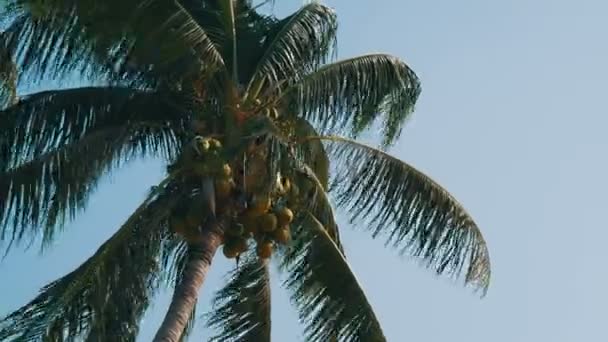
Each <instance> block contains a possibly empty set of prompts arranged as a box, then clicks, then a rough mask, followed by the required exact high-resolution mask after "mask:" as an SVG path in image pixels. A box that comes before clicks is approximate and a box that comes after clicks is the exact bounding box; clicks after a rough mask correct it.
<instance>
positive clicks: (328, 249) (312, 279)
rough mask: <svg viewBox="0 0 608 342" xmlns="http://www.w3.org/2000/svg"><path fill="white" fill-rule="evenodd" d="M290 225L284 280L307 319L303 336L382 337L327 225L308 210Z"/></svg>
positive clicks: (319, 338) (322, 340) (313, 338)
mask: <svg viewBox="0 0 608 342" xmlns="http://www.w3.org/2000/svg"><path fill="white" fill-rule="evenodd" d="M293 227H294V228H293V243H292V244H293V247H291V248H290V249H289V251H288V252H287V256H286V258H285V261H286V262H285V263H284V265H283V266H282V268H283V269H284V270H285V271H286V272H287V273H288V279H287V280H286V281H285V283H284V286H285V287H286V288H287V289H288V290H289V291H290V292H291V298H292V301H293V302H294V304H295V305H296V307H297V309H298V312H299V315H300V320H301V321H302V323H304V324H305V335H306V340H307V341H313V342H314V341H319V342H325V341H333V340H340V341H374V342H377V341H385V337H384V335H383V332H382V329H381V327H380V324H379V322H378V319H377V318H376V315H375V313H374V311H373V309H372V307H371V305H370V303H369V302H368V300H367V298H366V297H365V294H364V292H363V289H362V288H361V286H360V285H359V282H358V281H357V278H356V277H355V275H354V274H353V272H352V271H351V269H350V267H349V265H348V263H347V261H346V259H345V258H344V254H343V252H342V251H341V250H340V249H339V248H338V246H337V245H336V244H335V243H334V242H333V240H332V238H331V237H330V236H329V235H328V234H327V230H326V229H325V227H323V225H322V224H321V223H320V222H319V220H317V219H316V218H315V217H314V216H313V215H311V214H310V213H306V212H304V213H303V214H301V215H298V218H297V220H296V221H295V222H294V224H293ZM302 251H303V252H302ZM290 254H291V255H290Z"/></svg>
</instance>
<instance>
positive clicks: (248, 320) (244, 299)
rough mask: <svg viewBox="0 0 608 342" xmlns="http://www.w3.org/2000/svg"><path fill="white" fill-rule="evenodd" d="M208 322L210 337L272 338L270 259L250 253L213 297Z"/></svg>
mask: <svg viewBox="0 0 608 342" xmlns="http://www.w3.org/2000/svg"><path fill="white" fill-rule="evenodd" d="M206 316H207V317H206V318H207V325H208V326H209V327H210V328H212V329H214V330H216V331H217V334H216V335H214V336H213V337H212V338H211V339H210V340H211V341H232V342H238V341H243V342H245V341H259V342H265V341H270V276H269V273H268V265H267V263H265V262H263V261H260V259H259V258H257V257H256V256H255V255H248V256H247V257H246V258H245V259H244V260H243V262H242V264H239V265H238V266H237V267H236V268H235V269H234V270H233V271H232V272H231V273H230V275H229V281H228V283H227V284H226V285H225V286H224V287H223V288H222V289H220V290H219V291H218V292H217V293H216V294H215V297H214V300H213V311H212V312H210V313H208V314H207V315H206Z"/></svg>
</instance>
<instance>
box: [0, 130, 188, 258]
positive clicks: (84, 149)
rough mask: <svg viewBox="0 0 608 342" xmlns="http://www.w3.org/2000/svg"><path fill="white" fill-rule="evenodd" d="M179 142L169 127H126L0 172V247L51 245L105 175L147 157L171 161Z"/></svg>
mask: <svg viewBox="0 0 608 342" xmlns="http://www.w3.org/2000/svg"><path fill="white" fill-rule="evenodd" d="M179 149H180V143H179V140H177V137H176V135H175V132H174V131H173V130H172V128H171V127H170V126H165V127H155V126H151V127H150V126H146V125H145V124H141V125H138V126H136V125H133V124H130V125H125V126H123V127H120V128H109V129H105V130H101V131H97V132H95V133H90V134H88V135H87V136H86V137H85V138H83V139H81V140H79V141H78V142H75V143H71V144H69V145H63V146H61V147H59V148H57V149H55V150H52V151H50V152H47V153H45V154H43V155H40V156H38V157H37V158H36V159H33V160H31V161H28V162H25V163H22V164H20V165H18V166H16V167H13V168H10V169H8V170H6V171H3V172H0V197H2V198H3V199H4V200H3V201H2V202H1V203H0V241H7V240H8V241H9V242H10V243H9V246H8V247H7V251H8V250H9V249H10V247H11V245H12V243H13V242H20V241H22V240H23V239H26V238H29V239H32V240H33V239H35V238H37V237H42V246H43V247H44V246H46V245H47V244H48V243H50V242H52V241H53V239H54V237H55V233H56V231H57V229H58V228H60V227H62V226H63V225H64V223H65V221H66V220H68V219H73V218H74V217H75V215H76V214H77V213H79V212H80V211H81V210H82V209H84V208H85V207H86V205H87V203H88V199H89V197H90V195H91V194H92V193H93V192H94V190H95V188H96V186H97V183H98V181H99V180H100V179H102V178H103V176H104V175H106V174H107V173H108V172H109V171H111V170H113V169H116V168H118V167H120V166H121V165H122V164H124V163H125V162H127V161H129V160H133V159H136V158H138V157H145V156H159V155H163V154H164V155H167V156H168V157H169V156H175V155H176V154H177V153H178V151H179Z"/></svg>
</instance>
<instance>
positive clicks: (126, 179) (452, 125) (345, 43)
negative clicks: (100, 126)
mask: <svg viewBox="0 0 608 342" xmlns="http://www.w3.org/2000/svg"><path fill="white" fill-rule="evenodd" d="M277 3H280V4H278V5H277V12H279V13H286V12H287V11H289V10H292V9H295V8H296V7H297V5H299V1H297V0H283V1H277ZM327 3H328V4H329V5H331V6H333V7H335V8H336V10H337V12H338V15H339V18H340V32H339V34H340V40H339V57H340V58H343V57H348V56H353V55H358V54H365V53H371V52H387V53H391V54H394V55H397V56H399V57H401V58H403V59H404V60H406V61H407V62H408V63H409V64H410V66H411V67H412V68H413V69H414V70H415V71H416V72H417V73H418V75H419V76H420V78H421V80H422V86H423V91H422V95H421V98H420V101H419V103H418V106H417V110H416V112H415V114H414V116H413V117H412V119H411V121H410V122H409V124H408V125H407V127H406V128H405V130H404V132H403V136H402V138H401V139H400V140H399V142H398V143H397V144H396V145H395V146H394V148H392V153H394V154H395V155H397V156H398V157H399V158H401V159H403V160H406V161H408V162H410V163H412V164H413V165H415V166H416V167H418V168H419V169H421V170H422V171H424V172H426V173H427V174H429V175H430V176H432V177H433V178H434V179H435V180H437V181H438V182H439V183H441V184H442V185H444V186H445V187H446V188H447V189H449V190H450V191H451V192H452V193H453V194H454V195H455V197H456V198H458V199H459V200H460V201H461V202H462V203H463V204H464V205H465V207H466V208H467V209H468V210H469V212H470V213H471V214H472V215H473V216H474V217H475V219H476V221H477V222H478V224H479V226H480V227H481V229H482V231H483V233H484V235H485V237H486V240H487V242H488V245H489V248H490V252H491V257H492V264H493V280H492V285H491V287H490V291H489V293H488V296H487V297H486V298H484V299H483V300H480V299H478V298H477V297H476V296H475V295H473V294H472V293H471V292H470V291H468V290H466V289H464V288H462V287H461V286H460V285H459V284H454V283H453V282H451V281H448V280H446V279H443V278H438V277H436V276H435V275H433V274H432V273H431V272H429V271H427V270H424V269H422V268H420V267H418V266H417V265H416V264H415V263H413V262H412V261H411V260H409V259H407V258H401V259H400V258H399V257H397V256H396V254H395V253H394V252H392V251H390V250H385V249H384V248H383V245H382V243H381V242H380V241H372V240H371V239H369V238H368V236H367V235H366V234H365V233H363V232H358V231H355V230H353V229H350V227H349V226H348V225H346V224H343V228H342V229H343V231H344V233H343V234H344V236H345V237H344V240H345V243H346V245H347V250H346V251H347V254H348V257H349V260H350V261H351V263H352V265H353V268H354V270H355V272H356V274H357V276H358V278H359V279H360V281H361V282H362V283H363V286H364V288H365V290H366V291H367V294H368V296H369V299H370V301H371V302H372V305H373V306H374V308H375V309H376V310H377V314H378V316H379V319H380V321H381V322H382V324H383V327H384V329H385V334H386V336H387V338H388V340H389V341H425V342H443V341H469V342H486V341H494V342H528V341H529V342H533V341H534V342H537V341H556V342H576V341H588V342H595V341H598V342H599V341H606V340H607V338H608V336H607V335H608V333H607V332H606V329H605V328H604V327H605V323H606V320H607V319H608V318H607V317H608V295H607V294H606V291H605V289H606V288H608V276H607V271H606V266H605V262H606V261H608V250H607V249H606V248H605V242H604V241H605V240H606V239H608V233H607V231H606V227H605V219H604V216H603V215H602V214H601V213H602V212H604V211H605V210H606V206H607V205H608V203H607V201H606V200H605V195H604V194H605V193H606V192H607V191H608V181H607V180H606V177H605V175H606V174H608V162H607V161H606V160H607V157H606V151H607V150H608V136H607V135H606V134H605V127H606V126H607V124H608V119H607V117H606V114H608V113H607V111H606V105H605V103H604V101H605V99H606V98H607V96H606V95H605V94H604V92H605V91H606V86H605V80H606V79H608V66H607V64H606V61H608V45H606V43H605V40H606V36H607V35H608V25H606V13H608V3H607V2H605V1H601V0H580V1H576V2H575V1H559V0H553V1H551V0H536V1H530V0H510V1H487V0H461V1H449V0H428V1H414V0H376V1H362V0H359V1H352V0H351V1H345V0H341V1H327ZM161 170H162V167H161V164H160V163H158V162H155V161H150V162H146V163H134V164H132V165H131V166H130V167H128V168H126V169H124V170H123V171H121V172H117V173H115V174H113V175H112V176H111V177H109V179H108V181H107V182H106V183H104V184H103V185H102V186H101V187H100V189H99V191H98V192H97V195H96V196H95V197H94V198H93V201H92V202H91V203H90V205H89V207H90V210H89V211H88V212H87V213H86V214H85V215H83V216H81V217H80V218H79V219H78V220H76V221H75V222H74V223H73V224H70V225H69V226H68V227H66V229H65V232H64V234H63V237H62V238H61V239H59V240H58V241H57V243H56V244H55V245H54V249H53V250H52V251H50V252H48V253H46V254H45V255H44V256H39V255H38V254H37V253H36V251H33V250H32V251H29V252H27V253H23V252H22V251H15V252H13V253H11V254H10V255H9V257H8V258H7V259H5V260H4V261H3V262H2V263H0V278H1V279H2V280H3V281H1V282H0V293H2V294H3V297H2V298H1V299H0V315H2V314H4V313H7V312H8V311H10V310H12V309H15V308H17V307H18V306H19V305H21V304H23V303H25V302H26V301H27V300H29V299H31V298H32V297H33V296H34V295H35V293H36V291H37V289H38V288H40V287H41V286H43V285H44V284H46V283H47V282H49V281H51V280H53V279H55V278H56V277H58V276H60V275H62V274H64V273H66V272H68V271H70V270H72V269H73V268H74V267H76V266H77V265H78V264H79V263H80V262H82V261H84V260H85V258H86V257H87V256H89V255H91V254H92V253H93V252H94V251H95V250H96V248H97V247H98V246H99V244H100V243H101V242H102V241H103V240H104V239H106V238H108V237H109V236H110V235H111V234H112V233H113V232H114V231H115V229H116V228H117V227H118V226H119V225H120V223H121V222H123V221H124V219H125V218H126V217H127V216H128V214H129V213H130V212H131V210H133V209H134V208H135V207H136V206H137V204H138V203H139V201H141V200H142V199H143V196H144V194H145V190H146V189H147V188H148V186H150V185H152V184H153V183H154V182H155V181H157V180H159V179H160V177H161ZM228 268H229V264H228V263H227V262H225V261H224V260H223V258H219V259H218V261H217V262H215V263H214V264H213V269H212V272H211V276H210V280H209V282H208V283H206V284H205V286H204V288H203V292H202V298H201V300H200V303H199V304H200V306H199V313H202V312H204V310H205V308H206V307H208V300H209V298H210V296H211V294H212V292H213V291H214V290H215V289H218V288H219V287H220V286H221V284H222V283H221V281H222V277H223V275H224V274H225V272H226V271H227V270H228ZM277 283H278V282H277ZM169 296H170V292H166V293H163V294H162V295H161V296H160V298H159V299H158V301H157V302H156V305H155V306H154V307H153V309H152V310H151V312H150V313H149V314H148V315H147V316H146V318H145V321H144V325H143V328H142V336H141V337H140V340H141V341H148V340H150V338H151V336H152V335H153V334H154V331H155V328H156V327H157V326H158V323H159V321H160V320H161V319H162V316H163V315H164V312H165V310H166V307H167V305H168V300H169ZM200 322H201V320H199V324H198V325H197V326H196V328H195V333H194V335H193V338H192V340H201V339H202V338H204V337H206V336H208V332H205V329H204V327H203V325H202V324H200ZM273 324H274V326H273V337H274V339H275V340H277V341H299V340H301V338H300V337H299V336H300V335H299V334H300V328H299V325H298V324H297V320H296V316H295V313H294V312H293V311H292V310H291V308H290V307H289V303H288V299H287V297H286V295H285V294H284V293H283V292H281V290H280V288H278V287H276V286H275V288H274V291H273Z"/></svg>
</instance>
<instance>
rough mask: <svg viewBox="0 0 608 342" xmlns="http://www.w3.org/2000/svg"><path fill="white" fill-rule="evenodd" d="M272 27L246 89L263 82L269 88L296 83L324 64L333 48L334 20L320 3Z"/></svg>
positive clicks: (335, 29) (334, 16) (332, 14)
mask: <svg viewBox="0 0 608 342" xmlns="http://www.w3.org/2000/svg"><path fill="white" fill-rule="evenodd" d="M274 26H275V27H276V28H275V29H274V30H273V31H274V32H270V33H269V35H268V37H267V38H266V39H267V40H268V42H267V43H266V44H265V46H264V47H263V48H264V54H263V55H262V56H261V58H260V60H259V62H258V64H257V67H256V68H255V71H254V74H253V77H252V79H251V81H250V84H249V87H251V86H253V85H254V84H255V86H256V87H259V86H260V82H263V81H264V80H265V81H268V83H269V86H270V87H275V86H276V85H277V84H278V83H279V82H281V81H284V80H291V81H292V82H293V81H296V80H299V79H300V78H301V77H302V76H303V75H304V74H305V73H308V72H311V71H313V70H315V69H316V68H317V67H318V66H320V65H321V64H323V63H325V62H326V61H327V58H328V56H329V55H330V53H331V50H332V48H334V47H335V36H336V31H337V26H338V25H337V17H336V15H335V13H334V11H333V10H331V9H330V8H328V7H326V6H324V5H321V4H319V3H311V4H308V5H306V6H304V7H302V8H301V9H300V10H299V11H297V12H296V13H294V14H293V15H291V16H289V17H287V18H285V19H283V20H281V21H279V22H278V23H276V24H275V25H274Z"/></svg>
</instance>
